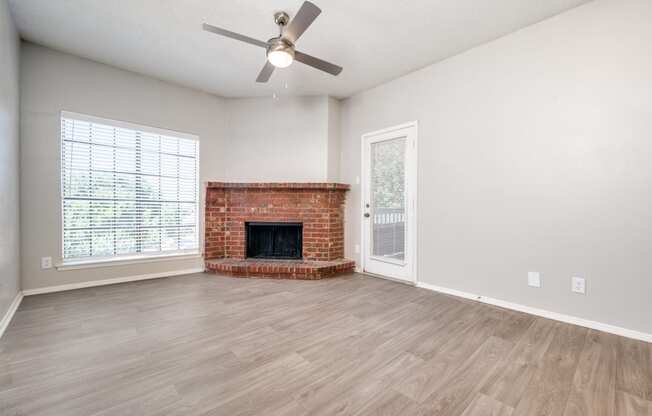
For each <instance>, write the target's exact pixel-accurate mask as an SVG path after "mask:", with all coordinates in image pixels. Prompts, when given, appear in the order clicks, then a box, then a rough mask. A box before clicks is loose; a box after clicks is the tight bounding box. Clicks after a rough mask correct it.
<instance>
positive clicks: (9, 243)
mask: <svg viewBox="0 0 652 416" xmlns="http://www.w3.org/2000/svg"><path fill="white" fill-rule="evenodd" d="M19 48H20V40H19V38H18V33H17V32H16V28H15V26H14V23H13V21H12V19H11V15H10V13H9V7H8V5H7V2H6V0H0V319H2V317H3V316H4V315H5V313H6V312H7V310H8V309H9V305H11V302H12V301H13V299H14V297H15V296H16V294H17V293H18V291H19V290H20V234H19V226H18V224H19V221H20V220H19V217H20V215H19V162H20V157H19V140H18V127H19V93H18V84H19V63H20V59H19Z"/></svg>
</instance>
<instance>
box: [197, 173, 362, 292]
mask: <svg viewBox="0 0 652 416" xmlns="http://www.w3.org/2000/svg"><path fill="white" fill-rule="evenodd" d="M348 190H349V186H348V185H344V184H337V183H225V182H208V183H207V184H206V213H205V223H206V234H205V256H206V269H207V271H213V272H218V273H224V274H229V275H233V276H239V277H254V276H257V277H273V278H274V277H275V278H291V279H321V278H324V277H331V276H334V275H337V274H341V273H348V272H351V271H353V270H354V268H355V263H354V262H353V261H351V260H346V259H344V202H345V193H346V191H348ZM246 222H288V223H302V224H303V252H302V254H303V259H302V260H298V261H285V262H284V261H276V260H257V259H246V254H245V253H246V235H245V223H246Z"/></svg>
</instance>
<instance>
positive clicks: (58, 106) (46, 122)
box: [21, 43, 225, 289]
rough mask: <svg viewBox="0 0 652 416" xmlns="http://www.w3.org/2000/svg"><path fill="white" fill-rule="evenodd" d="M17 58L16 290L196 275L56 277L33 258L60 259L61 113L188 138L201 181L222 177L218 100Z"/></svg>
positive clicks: (59, 57) (37, 51)
mask: <svg viewBox="0 0 652 416" xmlns="http://www.w3.org/2000/svg"><path fill="white" fill-rule="evenodd" d="M21 56H22V61H21V65H22V72H21V110H22V112H21V129H22V130H21V144H22V151H21V159H22V166H21V180H22V183H21V189H22V193H21V204H22V217H21V227H22V233H21V234H22V237H23V238H22V285H23V289H36V288H42V287H48V286H57V285H63V284H71V283H78V282H86V281H91V280H102V279H111V278H118V277H125V276H133V275H141V274H149V273H162V272H168V271H175V270H188V269H193V268H197V267H202V266H203V264H202V261H201V259H186V260H175V261H161V262H156V263H146V264H138V265H129V266H116V267H105V268H97V269H83V270H72V271H57V270H56V269H50V270H41V269H40V258H41V257H42V256H52V257H53V259H54V260H55V262H56V261H58V260H60V258H61V254H60V253H61V242H60V240H61V235H60V224H61V207H60V202H59V201H60V193H59V179H60V173H59V166H60V161H59V158H60V112H61V110H68V111H74V112H79V113H84V114H90V115H95V116H99V117H105V118H109V119H114V120H123V121H129V122H133V123H137V124H143V125H148V126H154V127H160V128H165V129H170V130H176V131H180V132H186V133H193V134H196V135H198V136H199V138H200V149H201V160H200V171H201V172H200V177H201V180H202V181H205V180H209V179H215V178H221V177H223V176H224V159H223V157H224V153H223V152H222V150H223V149H224V147H225V146H224V136H225V134H224V131H225V108H224V100H223V99H221V98H219V97H215V96H213V95H209V94H206V93H202V92H198V91H195V90H191V89H188V88H183V87H178V86H174V85H171V84H168V83H166V82H162V81H158V80H155V79H152V78H148V77H144V76H141V75H137V74H135V73H132V72H128V71H123V70H120V69H116V68H113V67H110V66H107V65H102V64H98V63H95V62H92V61H89V60H86V59H82V58H77V57H74V56H72V55H68V54H64V53H60V52H55V51H53V50H51V49H47V48H43V47H40V46H36V45H34V44H30V43H23V48H22V54H21ZM201 206H203V203H202V205H201Z"/></svg>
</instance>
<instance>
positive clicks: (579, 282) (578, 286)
mask: <svg viewBox="0 0 652 416" xmlns="http://www.w3.org/2000/svg"><path fill="white" fill-rule="evenodd" d="M571 290H572V291H573V292H575V293H580V294H582V295H586V280H585V279H584V278H583V277H576V276H574V277H573V278H572V279H571Z"/></svg>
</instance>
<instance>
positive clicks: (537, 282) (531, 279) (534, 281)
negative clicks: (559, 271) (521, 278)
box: [527, 272, 541, 287]
mask: <svg viewBox="0 0 652 416" xmlns="http://www.w3.org/2000/svg"><path fill="white" fill-rule="evenodd" d="M527 284H528V285H529V286H532V287H541V275H540V274H539V272H528V273H527Z"/></svg>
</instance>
